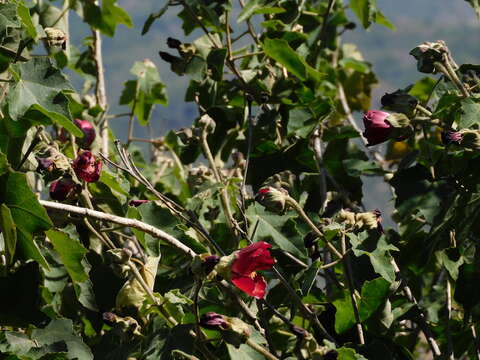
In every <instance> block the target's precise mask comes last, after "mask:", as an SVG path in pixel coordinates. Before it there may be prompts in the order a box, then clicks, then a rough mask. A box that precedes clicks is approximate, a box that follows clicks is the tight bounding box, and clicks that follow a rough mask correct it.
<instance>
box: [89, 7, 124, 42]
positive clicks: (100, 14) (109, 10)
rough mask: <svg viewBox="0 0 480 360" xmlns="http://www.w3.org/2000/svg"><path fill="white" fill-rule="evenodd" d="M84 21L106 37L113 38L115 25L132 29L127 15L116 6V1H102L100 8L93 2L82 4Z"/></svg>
mask: <svg viewBox="0 0 480 360" xmlns="http://www.w3.org/2000/svg"><path fill="white" fill-rule="evenodd" d="M83 6H84V8H83V12H84V20H85V21H86V22H87V23H88V24H89V25H91V26H92V27H94V28H95V29H98V30H100V31H101V32H102V33H104V34H105V35H108V36H114V35H115V30H116V28H117V25H119V24H124V25H126V26H127V27H132V26H133V22H132V19H131V17H130V15H128V13H127V12H126V11H125V10H123V9H122V8H121V7H119V6H117V5H116V0H105V1H102V8H101V9H100V7H99V6H98V5H96V4H95V3H93V2H90V1H88V2H85V3H84V4H83Z"/></svg>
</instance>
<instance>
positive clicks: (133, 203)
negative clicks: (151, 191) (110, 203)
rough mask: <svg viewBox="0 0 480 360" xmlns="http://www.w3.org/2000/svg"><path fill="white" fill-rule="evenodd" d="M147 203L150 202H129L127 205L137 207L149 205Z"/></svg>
mask: <svg viewBox="0 0 480 360" xmlns="http://www.w3.org/2000/svg"><path fill="white" fill-rule="evenodd" d="M149 202H150V200H130V202H129V203H128V205H130V206H135V207H139V206H140V205H142V204H146V203H149Z"/></svg>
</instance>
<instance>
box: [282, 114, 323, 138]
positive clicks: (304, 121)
mask: <svg viewBox="0 0 480 360" xmlns="http://www.w3.org/2000/svg"><path fill="white" fill-rule="evenodd" d="M312 116H313V114H312V112H311V111H310V110H309V109H306V108H294V109H292V110H290V111H289V113H288V125H287V132H288V135H289V136H292V135H296V136H299V137H301V138H306V137H307V136H308V134H310V132H311V131H312V130H313V128H314V127H315V126H316V125H317V121H315V120H314V119H312Z"/></svg>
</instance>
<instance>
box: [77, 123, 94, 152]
mask: <svg viewBox="0 0 480 360" xmlns="http://www.w3.org/2000/svg"><path fill="white" fill-rule="evenodd" d="M73 122H74V123H75V125H77V126H78V127H79V128H80V130H82V132H83V138H81V139H78V140H77V143H78V145H80V147H82V148H84V149H88V148H89V147H90V145H92V143H93V141H94V140H95V136H96V134H95V128H94V127H93V125H92V124H91V123H90V122H89V121H87V120H81V119H75V120H74V121H73Z"/></svg>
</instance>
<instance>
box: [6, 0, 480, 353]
mask: <svg viewBox="0 0 480 360" xmlns="http://www.w3.org/2000/svg"><path fill="white" fill-rule="evenodd" d="M469 3H470V4H471V5H472V7H473V8H474V9H475V10H476V12H477V13H479V12H480V5H479V4H478V1H469ZM175 8H177V9H180V12H179V13H178V17H179V18H180V19H181V20H182V22H183V26H182V29H183V31H184V33H185V34H191V33H192V32H194V33H195V32H197V33H199V34H200V32H201V34H202V35H201V36H200V37H198V39H196V40H195V41H194V42H192V43H184V42H182V41H180V40H178V39H177V38H176V37H175V34H165V42H166V44H167V45H168V47H169V49H170V51H169V52H160V53H159V56H160V58H161V59H163V60H164V61H166V62H168V63H169V64H170V65H171V70H172V71H173V72H175V73H176V74H178V75H179V76H185V77H188V78H189V79H190V83H189V87H188V89H187V91H186V94H185V100H186V101H188V102H193V103H194V104H195V105H196V107H197V108H198V116H197V117H196V118H195V119H191V120H192V126H191V127H189V128H183V129H179V130H176V131H170V132H169V133H168V134H166V135H165V136H163V137H161V138H155V139H142V138H137V137H135V136H134V133H133V130H134V124H135V123H136V122H138V123H139V124H140V125H143V126H146V125H148V124H149V123H150V122H152V121H155V118H154V116H153V114H154V108H155V107H156V106H157V105H166V104H167V102H168V98H167V94H166V90H165V85H164V84H163V83H162V81H161V79H160V75H159V73H158V71H157V68H156V66H155V64H154V63H153V62H152V61H151V60H149V59H145V60H144V61H142V62H137V63H135V64H133V66H132V69H131V74H130V75H129V76H128V77H126V78H125V83H124V89H123V92H122V96H121V98H120V99H118V102H119V103H120V104H123V105H128V106H129V108H130V112H129V113H128V114H113V113H111V112H110V111H109V104H108V102H107V97H106V93H105V92H106V85H105V80H104V71H103V56H104V54H102V46H101V41H102V36H111V37H112V36H115V31H116V28H117V26H118V25H125V26H130V27H131V26H133V23H132V21H131V19H130V16H129V14H128V13H127V12H126V11H125V10H123V9H122V8H121V7H120V6H119V5H118V4H117V3H116V0H103V1H101V3H100V4H99V3H98V2H95V1H91V0H76V1H73V0H72V1H69V0H65V1H64V2H63V3H62V4H58V3H56V2H55V1H48V0H33V1H31V2H25V1H23V0H7V1H3V2H0V41H1V44H0V100H1V112H0V230H1V233H0V289H1V291H0V354H1V356H0V358H2V359H3V358H5V359H22V360H23V359H80V360H83V359H93V358H96V359H145V360H147V359H148V360H153V359H170V358H175V359H177V358H178V359H264V358H266V359H343V360H347V359H382V360H383V359H418V358H427V357H432V356H433V357H434V358H438V359H440V358H442V359H447V358H448V359H453V358H480V341H479V340H478V338H477V331H478V321H479V311H480V308H479V306H478V302H479V301H480V291H479V290H477V288H476V285H477V284H476V282H477V281H479V279H480V269H477V266H478V265H479V263H480V260H479V259H480V257H479V255H478V254H477V252H476V250H477V246H478V242H479V237H478V236H477V231H479V230H480V229H479V222H478V220H477V216H479V211H478V208H479V207H480V188H478V178H477V176H479V175H480V174H479V169H477V167H476V166H475V165H476V161H477V157H478V155H477V151H479V150H480V130H479V125H480V121H479V113H480V101H479V98H480V96H479V94H480V89H479V87H478V84H479V76H480V65H475V64H463V65H458V64H457V63H456V62H455V59H454V54H452V53H451V52H450V50H449V49H448V47H447V44H445V43H444V42H443V41H441V40H438V41H434V42H423V41H424V40H430V41H431V40H432V39H418V41H419V43H420V45H419V46H417V47H416V48H414V49H412V51H411V52H410V54H411V55H412V56H413V57H414V58H415V59H416V60H417V70H418V71H419V72H421V73H425V74H428V75H425V77H424V78H423V79H421V80H420V81H418V82H417V83H415V84H412V85H411V86H408V87H407V88H405V89H398V90H397V91H395V92H392V93H389V94H385V96H383V97H382V105H383V107H384V109H383V110H376V109H370V100H371V90H372V86H374V85H375V84H376V82H377V79H376V77H375V74H374V73H373V71H372V68H371V65H370V64H369V63H367V62H366V61H364V59H363V57H362V55H361V54H360V53H359V51H358V49H357V48H356V47H355V45H353V44H347V43H345V44H344V43H342V41H341V36H342V34H343V33H344V32H346V31H355V27H356V25H355V23H354V22H353V21H355V22H357V23H358V24H359V25H360V26H363V27H364V28H368V27H370V26H371V25H372V24H373V23H378V24H380V25H382V26H385V27H386V28H390V29H392V28H393V27H394V26H393V24H391V23H390V22H389V20H388V19H386V18H385V17H384V16H383V14H382V13H381V11H380V9H378V8H377V6H376V2H375V0H349V1H348V2H345V3H344V1H341V0H337V1H335V0H328V1H319V2H316V1H310V0H304V1H300V2H298V3H297V2H294V1H290V0H272V1H268V0H249V1H247V2H244V1H243V0H239V3H238V4H237V3H231V2H228V1H223V0H222V1H216V2H212V1H209V0H170V1H169V2H167V3H166V4H165V5H164V6H163V7H161V6H160V7H159V9H158V12H156V13H153V14H150V15H148V14H146V15H145V18H146V21H145V24H144V26H143V29H138V31H142V33H143V34H145V33H147V32H148V31H149V30H150V29H151V28H152V27H155V26H156V25H157V24H158V23H159V22H160V21H162V16H165V13H171V12H173V11H174V9H175ZM71 12H76V13H77V14H78V16H80V17H81V18H82V19H83V21H84V23H85V24H86V26H88V27H89V28H91V36H88V37H87V38H85V39H84V41H83V43H82V44H73V43H71V42H70V41H69V23H68V17H69V14H70V13H71ZM387 31H389V30H388V29H387ZM76 46H79V47H76ZM125 49H126V51H128V44H125ZM413 71H415V69H412V72H413ZM67 72H70V73H71V72H75V73H77V74H79V75H81V76H82V77H83V79H84V85H83V88H82V91H81V92H76V91H75V89H74V87H73V86H72V85H71V83H70V81H69V79H68V77H67V76H66V73H67ZM354 112H362V113H364V116H363V129H360V128H359V127H358V125H357V123H356V122H355V119H354V117H353V115H352V113H354ZM120 116H126V117H128V119H129V126H128V129H126V131H128V142H127V143H126V144H122V143H120V142H119V141H118V140H116V139H115V135H114V134H113V133H112V132H111V131H110V130H109V127H108V125H109V123H110V122H111V121H113V119H115V118H118V117H120ZM136 142H143V143H147V144H148V146H149V147H150V149H149V150H150V152H151V154H152V159H151V161H148V160H147V159H146V158H145V157H144V153H142V152H140V151H139V150H138V148H136V147H135V146H134V143H136ZM383 143H386V144H387V151H386V153H385V155H384V156H383V155H382V153H381V152H379V151H378V145H379V144H383ZM380 146H381V145H380ZM365 177H375V178H376V179H377V180H380V181H383V182H385V184H387V186H388V189H389V190H390V192H389V193H386V194H384V196H385V198H386V200H387V201H388V200H389V199H393V201H394V203H395V211H394V213H393V214H388V213H385V211H384V209H382V208H381V207H382V206H384V204H385V203H382V204H378V209H366V208H365V206H364V204H363V202H364V199H365V198H366V197H368V196H369V194H368V192H367V193H365V194H364V190H365V187H364V186H363V181H364V179H365ZM366 189H367V190H370V191H373V189H369V188H366ZM382 210H383V211H382ZM382 212H383V214H382ZM382 216H383V217H390V216H391V217H392V219H393V221H394V223H395V226H394V227H393V228H388V227H386V226H384V225H382Z"/></svg>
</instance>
